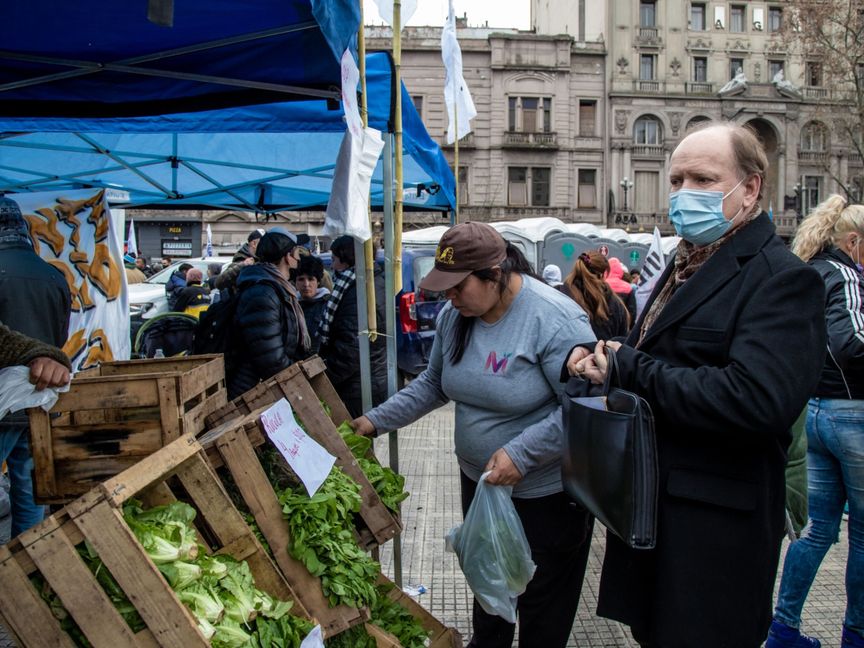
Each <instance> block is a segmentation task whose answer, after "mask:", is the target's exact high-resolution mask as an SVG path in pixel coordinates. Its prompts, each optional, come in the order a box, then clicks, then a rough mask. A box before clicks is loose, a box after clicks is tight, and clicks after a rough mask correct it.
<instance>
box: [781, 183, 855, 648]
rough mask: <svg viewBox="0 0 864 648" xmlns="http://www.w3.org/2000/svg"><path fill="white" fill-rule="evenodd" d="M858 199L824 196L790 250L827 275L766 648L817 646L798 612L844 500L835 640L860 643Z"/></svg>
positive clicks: (832, 539)
mask: <svg viewBox="0 0 864 648" xmlns="http://www.w3.org/2000/svg"><path fill="white" fill-rule="evenodd" d="M862 242H864V206H862V205H847V204H846V200H845V199H844V198H843V197H841V196H837V195H834V196H831V197H830V198H828V200H826V201H825V202H823V203H822V204H820V205H819V206H818V207H816V209H814V210H813V211H812V212H811V213H810V215H809V216H808V217H807V218H806V219H805V220H804V222H803V223H802V224H801V226H800V227H799V228H798V233H797V234H796V236H795V240H794V241H793V244H792V251H793V252H794V253H795V254H796V255H797V256H799V257H801V259H802V260H804V261H806V262H807V263H808V264H810V265H811V266H813V267H814V268H816V270H818V271H819V273H820V274H821V275H822V279H823V280H824V282H825V320H826V324H827V329H828V349H827V353H826V355H825V365H824V367H823V369H822V373H821V375H820V380H819V385H818V386H817V388H816V391H815V393H814V394H813V397H812V398H811V399H810V402H809V403H808V405H807V472H808V482H809V484H808V508H809V516H810V522H809V529H808V530H807V531H806V532H805V533H803V534H802V536H801V539H800V540H798V541H796V542H793V543H792V545H791V546H790V547H789V551H788V552H787V554H786V562H785V564H784V566H783V578H782V580H781V582H780V592H779V594H778V596H777V606H776V608H775V610H774V621H773V623H772V624H771V632H770V634H769V635H768V642H767V643H766V644H765V646H766V648H782V647H791V646H794V647H796V648H798V647H810V648H818V646H819V645H820V642H819V640H818V639H814V638H812V637H808V636H806V635H803V634H801V631H800V629H799V627H800V624H801V610H802V608H803V607H804V600H805V599H806V597H807V593H808V591H809V590H810V586H811V585H812V584H813V579H814V578H815V577H816V572H817V571H818V569H819V565H820V564H821V563H822V559H823V558H824V557H825V554H826V552H827V551H828V548H829V547H830V546H831V544H832V543H833V542H835V541H836V539H837V535H838V533H839V531H840V522H841V519H842V515H843V507H844V504H845V502H846V501H847V500H848V502H849V558H848V562H847V563H846V618H845V620H844V622H843V642H842V645H843V646H860V647H864V524H862V519H864V277H862V276H861V254H862Z"/></svg>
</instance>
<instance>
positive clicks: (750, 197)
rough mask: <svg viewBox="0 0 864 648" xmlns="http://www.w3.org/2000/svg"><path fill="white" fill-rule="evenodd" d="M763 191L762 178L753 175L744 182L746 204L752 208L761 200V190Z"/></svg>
mask: <svg viewBox="0 0 864 648" xmlns="http://www.w3.org/2000/svg"><path fill="white" fill-rule="evenodd" d="M760 189H762V178H761V177H760V176H759V175H757V174H755V173H754V174H753V175H751V176H750V177H749V178H747V179H746V180H745V181H744V202H745V204H746V205H747V207H748V208H749V207H752V206H753V205H755V204H756V202H757V201H758V200H759V190H760Z"/></svg>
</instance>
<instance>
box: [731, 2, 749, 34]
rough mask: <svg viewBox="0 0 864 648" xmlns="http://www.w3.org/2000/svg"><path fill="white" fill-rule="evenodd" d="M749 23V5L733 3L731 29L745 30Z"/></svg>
mask: <svg viewBox="0 0 864 648" xmlns="http://www.w3.org/2000/svg"><path fill="white" fill-rule="evenodd" d="M746 24H747V6H746V5H732V6H731V7H729V31H730V32H743V31H745V28H744V26H745V25H746Z"/></svg>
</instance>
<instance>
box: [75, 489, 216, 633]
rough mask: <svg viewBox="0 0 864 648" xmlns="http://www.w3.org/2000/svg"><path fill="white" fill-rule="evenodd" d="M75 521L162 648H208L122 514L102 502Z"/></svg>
mask: <svg viewBox="0 0 864 648" xmlns="http://www.w3.org/2000/svg"><path fill="white" fill-rule="evenodd" d="M75 522H76V524H78V526H79V527H80V528H81V531H82V532H83V533H84V535H85V536H86V537H87V539H88V540H89V541H90V542H91V544H92V545H93V547H94V548H95V549H96V553H98V554H99V557H100V558H101V559H102V561H103V562H104V563H105V566H106V567H108V569H109V571H110V572H111V573H112V575H113V576H114V578H115V579H116V580H117V583H118V584H119V585H120V587H121V588H122V589H123V591H124V592H126V594H127V596H128V597H129V600H130V601H131V602H132V604H133V605H134V606H135V608H136V609H137V610H138V613H139V614H140V615H141V618H142V619H144V622H145V623H146V624H147V627H148V628H149V629H150V631H151V632H152V633H153V635H154V637H156V640H157V641H158V642H159V644H160V645H161V646H183V647H184V648H193V647H195V646H200V647H201V648H205V647H206V646H208V645H209V644H208V642H207V641H206V640H205V639H204V637H203V636H202V635H201V634H200V633H199V632H198V630H197V629H196V622H195V619H194V618H193V617H192V615H191V614H190V613H189V611H188V610H186V608H185V607H184V606H183V604H182V603H180V601H179V600H178V599H177V597H176V596H175V594H174V592H173V591H172V590H171V588H170V587H169V586H168V583H167V582H166V581H165V579H164V578H163V576H162V574H161V573H160V572H159V570H158V569H157V568H156V566H155V565H154V564H153V563H152V562H150V560H149V559H148V558H147V555H146V554H145V553H144V550H143V549H142V548H141V545H140V544H139V543H138V540H137V539H136V538H135V536H134V535H133V533H132V531H130V530H129V527H127V526H126V524H125V522H123V518H122V515H121V513H120V511H118V510H117V509H115V508H112V507H111V506H110V504H109V502H103V503H101V504H98V505H97V506H95V507H93V508H92V509H90V511H88V512H87V514H86V515H81V516H79V517H78V518H76V519H75Z"/></svg>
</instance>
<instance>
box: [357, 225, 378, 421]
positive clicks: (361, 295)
mask: <svg viewBox="0 0 864 648" xmlns="http://www.w3.org/2000/svg"><path fill="white" fill-rule="evenodd" d="M354 272H355V273H356V277H357V278H356V281H355V289H356V290H357V329H358V332H357V342H358V344H359V347H360V396H361V400H362V404H363V411H364V412H366V411H368V410H370V409H372V363H371V362H370V358H369V320H368V318H367V317H366V282H367V281H374V279H375V278H374V277H367V276H366V264H365V263H363V243H362V241H358V240H357V239H354Z"/></svg>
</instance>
